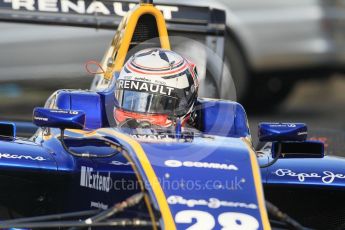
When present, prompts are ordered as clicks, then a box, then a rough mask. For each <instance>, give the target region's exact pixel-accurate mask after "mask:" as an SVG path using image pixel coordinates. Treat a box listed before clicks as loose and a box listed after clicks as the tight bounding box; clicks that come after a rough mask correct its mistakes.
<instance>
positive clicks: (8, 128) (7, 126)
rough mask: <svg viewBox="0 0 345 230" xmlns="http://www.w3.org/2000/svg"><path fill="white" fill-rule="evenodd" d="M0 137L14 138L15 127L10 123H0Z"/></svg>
mask: <svg viewBox="0 0 345 230" xmlns="http://www.w3.org/2000/svg"><path fill="white" fill-rule="evenodd" d="M0 136H2V137H7V138H15V137H16V125H15V124H14V123H11V122H0Z"/></svg>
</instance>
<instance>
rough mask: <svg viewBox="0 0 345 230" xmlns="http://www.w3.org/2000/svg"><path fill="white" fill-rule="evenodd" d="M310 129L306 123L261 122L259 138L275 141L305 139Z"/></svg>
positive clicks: (263, 140) (264, 140)
mask: <svg viewBox="0 0 345 230" xmlns="http://www.w3.org/2000/svg"><path fill="white" fill-rule="evenodd" d="M307 134H308V129H307V125H306V124H304V123H260V124H259V134H258V136H259V140H260V141H262V142H275V141H305V140H306V139H307Z"/></svg>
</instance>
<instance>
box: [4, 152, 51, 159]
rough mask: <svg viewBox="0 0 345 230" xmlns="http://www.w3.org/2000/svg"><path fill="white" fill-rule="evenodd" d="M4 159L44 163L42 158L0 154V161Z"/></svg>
mask: <svg viewBox="0 0 345 230" xmlns="http://www.w3.org/2000/svg"><path fill="white" fill-rule="evenodd" d="M2 158H6V159H17V160H22V159H24V160H31V161H45V160H47V159H45V158H44V157H42V156H29V155H17V154H9V153H0V159H2Z"/></svg>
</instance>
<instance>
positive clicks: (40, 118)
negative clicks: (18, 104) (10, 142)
mask: <svg viewBox="0 0 345 230" xmlns="http://www.w3.org/2000/svg"><path fill="white" fill-rule="evenodd" d="M34 120H37V121H48V118H47V117H34Z"/></svg>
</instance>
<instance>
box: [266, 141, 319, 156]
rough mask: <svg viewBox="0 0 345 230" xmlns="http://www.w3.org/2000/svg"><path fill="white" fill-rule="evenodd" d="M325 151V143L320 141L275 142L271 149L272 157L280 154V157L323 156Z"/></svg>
mask: <svg viewBox="0 0 345 230" xmlns="http://www.w3.org/2000/svg"><path fill="white" fill-rule="evenodd" d="M279 151H280V152H281V153H279ZM324 152H325V148H324V144H323V143H322V142H320V141H303V142H274V143H273V144H272V150H271V153H272V158H276V157H277V156H278V155H280V158H322V157H324V155H325V153H324Z"/></svg>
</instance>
